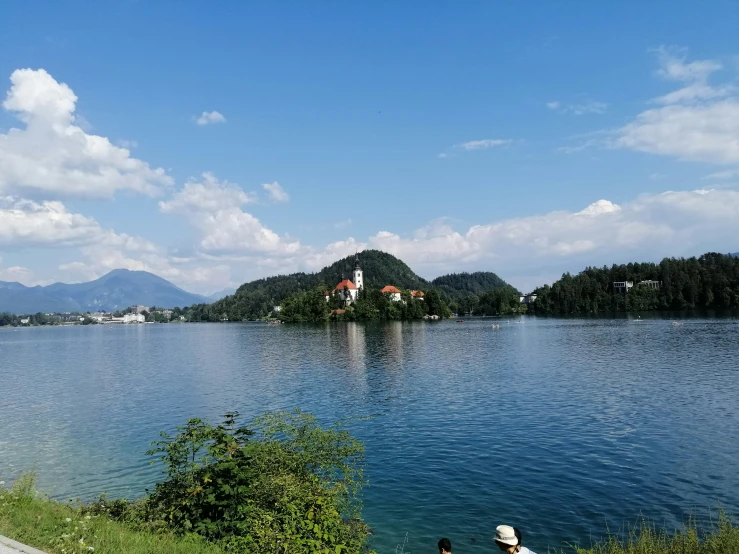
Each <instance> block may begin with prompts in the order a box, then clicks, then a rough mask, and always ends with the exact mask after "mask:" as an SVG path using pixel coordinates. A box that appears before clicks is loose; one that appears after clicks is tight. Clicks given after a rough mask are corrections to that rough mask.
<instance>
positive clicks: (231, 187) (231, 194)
mask: <svg viewBox="0 0 739 554" xmlns="http://www.w3.org/2000/svg"><path fill="white" fill-rule="evenodd" d="M252 202H256V196H255V195H254V194H251V193H248V192H244V191H243V190H242V189H241V188H240V187H239V186H238V185H236V184H234V183H229V182H228V181H219V180H218V179H217V178H216V176H215V175H213V174H212V173H208V172H206V173H203V175H202V181H200V182H198V181H195V180H192V179H191V180H189V181H188V182H187V183H185V186H184V187H183V188H182V189H181V190H180V191H179V192H177V193H176V194H175V195H174V196H173V198H172V199H171V200H169V201H162V202H159V209H160V210H161V211H162V212H164V213H188V214H200V213H203V212H217V211H220V210H227V209H229V208H232V207H234V206H243V205H245V204H250V203H252Z"/></svg>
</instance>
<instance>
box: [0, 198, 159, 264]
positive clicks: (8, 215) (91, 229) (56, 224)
mask: <svg viewBox="0 0 739 554" xmlns="http://www.w3.org/2000/svg"><path fill="white" fill-rule="evenodd" d="M92 244H101V245H104V246H105V247H107V248H111V247H114V248H122V249H125V250H136V251H154V250H155V249H156V247H155V246H154V245H153V244H152V243H150V242H149V241H147V240H145V239H142V238H139V237H133V236H130V235H126V234H118V233H115V232H114V231H111V230H109V229H103V228H102V227H101V226H100V225H99V224H98V222H97V221H95V220H94V219H92V218H89V217H86V216H84V215H81V214H75V213H71V212H69V211H67V209H66V207H65V206H64V204H62V203H61V202H57V201H46V202H41V203H38V202H34V201H31V200H24V199H18V198H13V197H10V196H9V197H4V198H1V197H0V245H6V246H13V247H19V246H23V247H26V246H61V247H68V246H86V245H92Z"/></svg>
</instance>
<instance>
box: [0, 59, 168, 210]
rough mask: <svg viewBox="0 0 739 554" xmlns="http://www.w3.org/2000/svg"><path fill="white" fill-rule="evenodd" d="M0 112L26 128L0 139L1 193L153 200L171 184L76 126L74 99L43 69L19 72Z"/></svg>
mask: <svg viewBox="0 0 739 554" xmlns="http://www.w3.org/2000/svg"><path fill="white" fill-rule="evenodd" d="M10 80H11V83H12V86H11V88H10V90H9V91H8V94H7V97H6V99H5V101H4V102H3V108H5V109H6V110H8V111H10V112H12V113H14V114H15V115H16V117H18V119H19V120H20V121H22V122H23V123H24V124H25V129H16V128H13V129H10V131H8V133H7V134H0V193H5V194H18V193H20V194H23V193H26V192H30V191H36V192H39V191H40V192H43V193H46V194H48V195H54V196H83V197H109V196H111V195H112V194H113V193H114V192H115V191H117V190H121V189H127V190H132V191H135V192H139V193H143V194H147V195H154V194H157V193H159V192H160V191H161V189H162V187H166V186H169V185H171V184H172V179H171V177H169V176H168V175H167V174H166V173H165V171H164V170H163V169H161V168H160V169H152V168H151V167H149V164H147V163H146V162H143V161H141V160H138V159H136V158H132V157H131V156H130V152H129V151H128V150H127V149H125V148H119V147H118V146H114V145H113V144H111V142H110V141H109V140H108V139H107V138H105V137H101V136H97V135H91V134H87V133H86V132H85V131H84V130H83V129H82V128H81V127H80V126H79V125H77V124H75V123H76V118H75V115H74V111H75V105H76V102H77V96H75V94H74V92H73V91H72V89H71V88H69V86H67V85H66V84H64V83H58V82H57V81H55V80H54V78H53V77H52V76H51V75H49V74H48V73H47V72H46V71H45V70H43V69H39V70H32V69H18V70H16V71H14V72H13V74H12V75H11V77H10Z"/></svg>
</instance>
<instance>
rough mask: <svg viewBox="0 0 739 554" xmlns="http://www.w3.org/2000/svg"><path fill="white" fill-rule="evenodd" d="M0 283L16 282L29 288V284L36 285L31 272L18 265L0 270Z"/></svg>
mask: <svg viewBox="0 0 739 554" xmlns="http://www.w3.org/2000/svg"><path fill="white" fill-rule="evenodd" d="M0 281H9V282H11V283H14V282H18V283H22V284H24V285H26V286H29V283H33V284H36V283H35V282H34V275H33V271H31V270H30V269H28V268H27V267H21V266H19V265H14V266H11V267H3V268H0Z"/></svg>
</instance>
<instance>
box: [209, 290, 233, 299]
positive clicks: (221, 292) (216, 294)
mask: <svg viewBox="0 0 739 554" xmlns="http://www.w3.org/2000/svg"><path fill="white" fill-rule="evenodd" d="M235 292H236V289H223V290H219V291H218V292H214V293H213V294H209V295H208V298H209V299H210V300H213V301H214V302H215V301H216V300H220V299H221V298H225V297H226V296H230V295H232V294H233V293H235Z"/></svg>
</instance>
